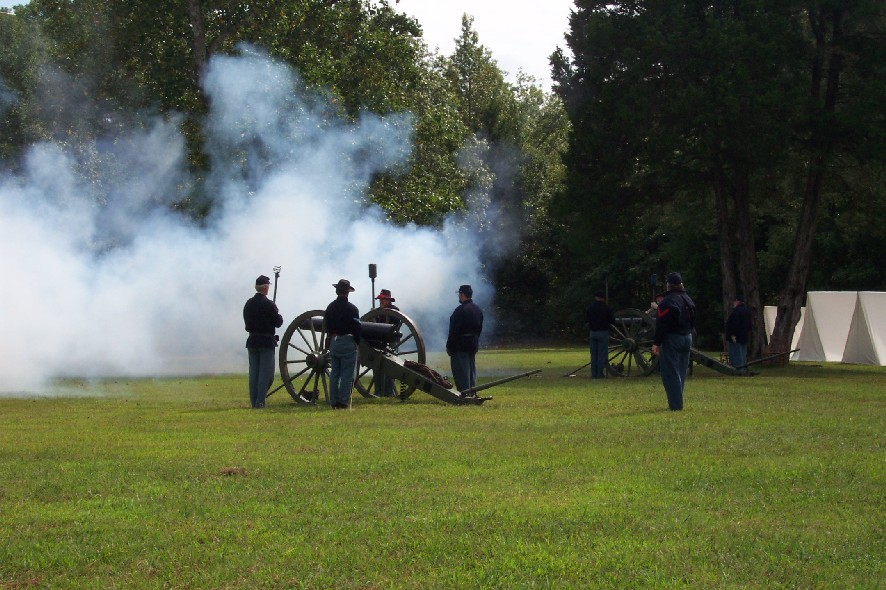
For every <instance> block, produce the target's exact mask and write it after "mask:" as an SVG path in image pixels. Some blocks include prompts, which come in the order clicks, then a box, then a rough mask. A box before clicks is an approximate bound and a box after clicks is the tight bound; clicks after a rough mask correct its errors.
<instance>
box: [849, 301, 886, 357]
mask: <svg viewBox="0 0 886 590" xmlns="http://www.w3.org/2000/svg"><path fill="white" fill-rule="evenodd" d="M842 361H843V362H844V363H857V364H862V365H880V366H886V293H882V292H873V291H859V293H858V298H857V299H856V302H855V312H854V314H853V316H852V322H851V324H850V326H849V333H848V335H847V337H846V348H845V350H844V352H843V358H842Z"/></svg>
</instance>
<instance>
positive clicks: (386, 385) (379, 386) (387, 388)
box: [373, 371, 397, 397]
mask: <svg viewBox="0 0 886 590" xmlns="http://www.w3.org/2000/svg"><path fill="white" fill-rule="evenodd" d="M373 380H374V381H375V395H377V396H379V397H396V396H397V389H396V387H394V380H393V379H391V378H390V377H388V376H387V375H385V374H384V373H383V372H381V371H378V372H377V373H375V376H374V377H373Z"/></svg>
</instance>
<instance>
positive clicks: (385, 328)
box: [299, 317, 402, 344]
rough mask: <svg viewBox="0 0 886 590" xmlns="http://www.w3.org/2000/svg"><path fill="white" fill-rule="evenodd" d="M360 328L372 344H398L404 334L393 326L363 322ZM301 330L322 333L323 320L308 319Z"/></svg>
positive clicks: (300, 326) (316, 318) (319, 318)
mask: <svg viewBox="0 0 886 590" xmlns="http://www.w3.org/2000/svg"><path fill="white" fill-rule="evenodd" d="M360 326H361V327H362V328H363V339H364V340H368V341H370V342H381V343H384V344H391V343H392V342H397V341H398V340H400V338H401V337H402V334H400V332H399V331H397V326H395V325H392V324H381V323H377V322H364V321H361V322H360ZM299 328H300V329H302V330H313V331H314V332H320V331H322V330H323V318H321V317H313V318H306V319H305V320H304V321H302V322H301V324H300V325H299Z"/></svg>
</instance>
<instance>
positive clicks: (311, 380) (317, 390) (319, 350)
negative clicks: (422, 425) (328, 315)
mask: <svg viewBox="0 0 886 590" xmlns="http://www.w3.org/2000/svg"><path fill="white" fill-rule="evenodd" d="M324 313H325V312H324V311H323V310H322V309H314V310H311V311H306V312H304V313H302V314H301V315H299V316H298V317H296V318H295V319H294V320H292V322H290V324H289V326H288V327H287V328H286V331H285V332H284V333H283V337H282V339H281V340H280V351H279V353H278V356H279V366H280V377H281V379H282V380H283V385H284V386H285V387H286V391H288V392H289V395H290V396H291V397H292V399H294V400H295V401H296V402H298V403H300V404H312V403H315V402H316V401H317V400H318V399H319V398H320V396H321V394H322V396H323V399H325V400H328V399H329V368H330V364H331V361H330V356H329V348H328V347H327V345H328V343H327V342H326V324H325V323H324V321H323V316H324ZM360 319H361V320H362V321H364V322H375V323H390V322H397V323H398V324H399V328H398V331H399V332H400V334H401V336H400V339H399V340H398V341H397V343H396V344H395V345H392V346H390V347H389V348H388V352H389V353H391V354H393V355H395V356H397V357H399V358H402V359H403V360H411V361H415V362H418V363H422V364H424V363H425V343H424V340H423V339H422V337H421V333H420V332H419V331H418V327H417V326H416V325H415V323H414V322H413V321H412V320H411V319H409V317H407V316H406V315H405V314H403V313H401V312H399V311H396V310H393V309H383V308H377V309H374V310H372V311H370V312H368V313H366V314H365V315H364V316H363V317H362V318H360ZM385 320H388V321H385ZM357 363H358V370H357V379H356V382H355V386H356V388H357V391H358V392H360V394H361V395H363V396H365V397H379V396H378V395H376V393H375V382H374V379H373V374H372V370H371V369H369V368H366V367H362V366H360V360H359V357H358V359H357ZM394 387H395V392H396V396H397V397H399V398H401V399H406V398H408V397H409V396H410V395H412V392H414V391H415V387H406V386H401V384H400V382H398V381H395V382H394Z"/></svg>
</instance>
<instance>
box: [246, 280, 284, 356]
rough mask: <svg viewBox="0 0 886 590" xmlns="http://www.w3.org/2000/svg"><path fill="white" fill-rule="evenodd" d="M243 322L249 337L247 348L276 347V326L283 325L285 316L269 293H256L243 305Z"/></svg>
mask: <svg viewBox="0 0 886 590" xmlns="http://www.w3.org/2000/svg"><path fill="white" fill-rule="evenodd" d="M243 322H244V323H245V324H246V331H247V332H249V338H247V339H246V348H274V347H275V346H277V337H276V336H275V335H274V332H275V328H279V327H280V326H282V325H283V316H282V315H280V312H279V311H277V305H276V304H275V303H274V302H273V301H271V300H270V299H268V297H267V295H264V294H262V293H256V294H255V295H254V296H253V297H252V298H251V299H248V300H247V301H246V305H244V306H243Z"/></svg>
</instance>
